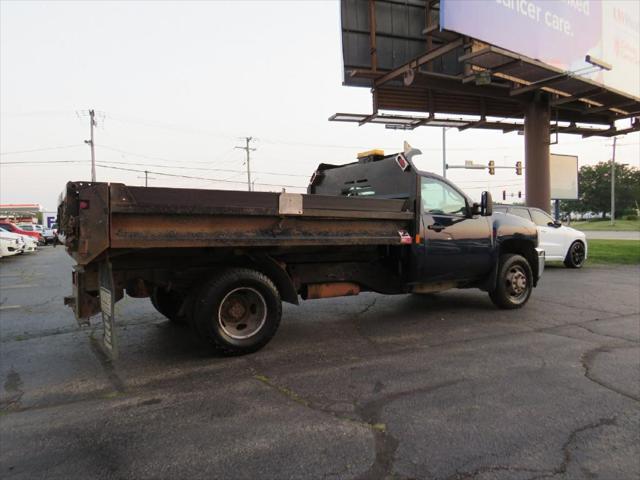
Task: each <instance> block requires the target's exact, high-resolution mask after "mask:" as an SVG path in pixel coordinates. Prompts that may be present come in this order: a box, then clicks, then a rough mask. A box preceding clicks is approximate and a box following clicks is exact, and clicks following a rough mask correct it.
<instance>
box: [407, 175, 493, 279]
mask: <svg viewBox="0 0 640 480" xmlns="http://www.w3.org/2000/svg"><path fill="white" fill-rule="evenodd" d="M420 187H421V188H420V190H421V192H420V195H421V202H420V203H421V208H422V211H421V221H422V225H421V228H420V232H421V237H422V238H421V245H420V247H422V248H421V249H419V250H422V252H421V253H422V255H421V258H420V259H419V262H420V267H419V268H418V272H419V276H420V278H419V279H417V281H419V282H434V281H435V282H437V281H460V280H473V279H476V278H481V277H484V276H485V275H487V274H488V273H489V272H490V271H491V267H492V265H493V257H492V240H491V220H490V217H482V216H480V215H473V216H472V215H470V214H469V211H470V205H469V204H468V202H467V199H466V198H465V196H464V195H462V193H460V192H459V191H458V190H456V189H455V188H454V187H453V186H451V185H449V184H448V183H446V182H444V181H442V180H440V179H437V178H432V177H421V179H420ZM419 250H418V251H419Z"/></svg>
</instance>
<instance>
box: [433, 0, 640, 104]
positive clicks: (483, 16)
mask: <svg viewBox="0 0 640 480" xmlns="http://www.w3.org/2000/svg"><path fill="white" fill-rule="evenodd" d="M440 27H441V28H442V29H445V30H452V31H454V32H458V33H460V34H463V35H468V36H470V37H473V38H475V39H477V40H480V41H482V42H485V43H489V44H491V45H495V46H498V47H501V48H504V49H506V50H510V51H512V52H515V53H519V54H521V55H525V56H527V57H531V58H534V59H537V60H540V61H542V62H544V63H548V64H550V65H553V66H555V67H557V68H560V69H562V70H566V71H570V72H576V73H577V74H580V73H581V72H580V70H581V69H585V68H586V67H590V65H589V64H587V63H586V62H585V57H586V56H587V55H591V56H592V57H595V58H598V59H600V60H603V61H604V62H606V63H609V64H610V65H612V67H613V68H612V70H611V71H608V72H607V71H605V72H603V71H599V72H596V73H595V74H593V75H588V74H587V72H584V73H585V76H588V77H589V78H591V79H593V80H596V81H599V82H602V83H604V84H605V85H606V86H607V87H611V88H615V89H618V90H622V91H624V92H627V93H630V94H632V95H635V96H640V2H638V1H635V0H606V1H601V0H440Z"/></svg>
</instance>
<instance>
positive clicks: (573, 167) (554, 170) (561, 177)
mask: <svg viewBox="0 0 640 480" xmlns="http://www.w3.org/2000/svg"><path fill="white" fill-rule="evenodd" d="M549 158H550V162H549V164H550V172H549V173H550V177H551V198H552V199H553V200H577V199H578V157H576V156H575V155H556V154H555V153H552V154H551V155H549Z"/></svg>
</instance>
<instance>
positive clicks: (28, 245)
mask: <svg viewBox="0 0 640 480" xmlns="http://www.w3.org/2000/svg"><path fill="white" fill-rule="evenodd" d="M0 233H3V236H9V237H15V238H18V239H19V242H18V243H20V244H21V245H22V247H21V251H20V253H32V252H35V251H36V250H37V248H38V241H37V240H36V239H35V238H33V237H30V236H29V235H21V234H19V233H13V232H12V231H11V230H9V228H8V227H6V226H4V225H0Z"/></svg>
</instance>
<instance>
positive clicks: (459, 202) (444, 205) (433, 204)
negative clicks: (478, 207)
mask: <svg viewBox="0 0 640 480" xmlns="http://www.w3.org/2000/svg"><path fill="white" fill-rule="evenodd" d="M421 197H422V212H423V213H436V214H445V215H464V214H465V212H466V210H467V202H466V200H465V198H464V197H463V196H462V195H461V194H460V193H458V192H457V191H456V190H455V189H453V188H452V187H450V186H449V185H447V184H446V183H444V182H441V181H439V180H436V179H434V178H428V177H422V178H421Z"/></svg>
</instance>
